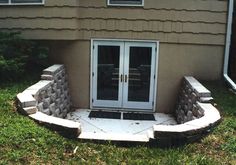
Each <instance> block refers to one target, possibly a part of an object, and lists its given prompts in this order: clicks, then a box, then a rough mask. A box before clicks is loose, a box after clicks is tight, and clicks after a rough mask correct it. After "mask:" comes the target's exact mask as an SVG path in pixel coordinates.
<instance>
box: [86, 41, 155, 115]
mask: <svg viewBox="0 0 236 165" xmlns="http://www.w3.org/2000/svg"><path fill="white" fill-rule="evenodd" d="M95 41H96V42H97V41H98V42H99V41H100V42H109V41H111V42H133V43H135V42H137V43H145V42H146V43H155V44H156V51H155V55H156V57H155V59H156V61H155V64H156V66H155V69H154V75H155V79H154V87H153V90H154V92H153V95H154V96H153V109H151V110H148V111H147V109H129V108H128V109H127V108H116V107H114V108H113V107H112V109H113V110H117V111H120V110H125V111H127V112H128V111H131V112H134V111H137V112H155V110H156V105H157V82H158V67H159V41H155V40H129V39H102V38H92V39H91V41H90V109H100V110H109V109H111V108H106V107H93V70H94V66H93V63H94V60H95V59H94V55H93V49H94V42H95Z"/></svg>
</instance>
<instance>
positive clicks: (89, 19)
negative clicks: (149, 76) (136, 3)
mask: <svg viewBox="0 0 236 165" xmlns="http://www.w3.org/2000/svg"><path fill="white" fill-rule="evenodd" d="M226 17H227V1H219V0H178V1H176V0H146V1H145V5H144V7H111V6H108V7H107V5H106V1H96V0H90V1H89V2H88V1H87V0H80V3H79V20H80V21H79V37H78V38H79V39H84V40H89V39H90V38H93V37H94V38H128V39H152V40H159V41H160V42H166V43H188V44H210V45H224V42H225V33H226Z"/></svg>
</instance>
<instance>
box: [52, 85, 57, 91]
mask: <svg viewBox="0 0 236 165" xmlns="http://www.w3.org/2000/svg"><path fill="white" fill-rule="evenodd" d="M56 91H57V83H53V84H52V92H56Z"/></svg>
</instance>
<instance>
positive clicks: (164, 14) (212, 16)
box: [79, 8, 227, 23]
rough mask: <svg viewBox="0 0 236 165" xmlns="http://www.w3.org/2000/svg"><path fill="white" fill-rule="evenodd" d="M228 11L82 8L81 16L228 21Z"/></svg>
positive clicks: (182, 20)
mask: <svg viewBox="0 0 236 165" xmlns="http://www.w3.org/2000/svg"><path fill="white" fill-rule="evenodd" d="M226 17H227V13H225V12H221V13H213V12H209V11H174V10H153V9H151V10H144V9H140V8H138V9H132V10H131V9H128V8H106V9H102V12H101V9H100V8H80V9H79V18H93V19H100V18H103V19H128V20H153V21H154V20H156V21H175V22H176V21H177V22H206V23H208V22H209V23H226Z"/></svg>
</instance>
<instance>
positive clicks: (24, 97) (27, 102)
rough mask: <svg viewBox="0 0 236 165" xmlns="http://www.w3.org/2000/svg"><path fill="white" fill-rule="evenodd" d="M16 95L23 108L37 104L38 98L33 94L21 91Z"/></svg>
mask: <svg viewBox="0 0 236 165" xmlns="http://www.w3.org/2000/svg"><path fill="white" fill-rule="evenodd" d="M16 97H17V99H18V100H19V102H20V104H21V106H22V108H25V107H31V106H35V105H36V100H35V98H34V97H33V96H32V95H31V94H28V93H19V94H17V96H16Z"/></svg>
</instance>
